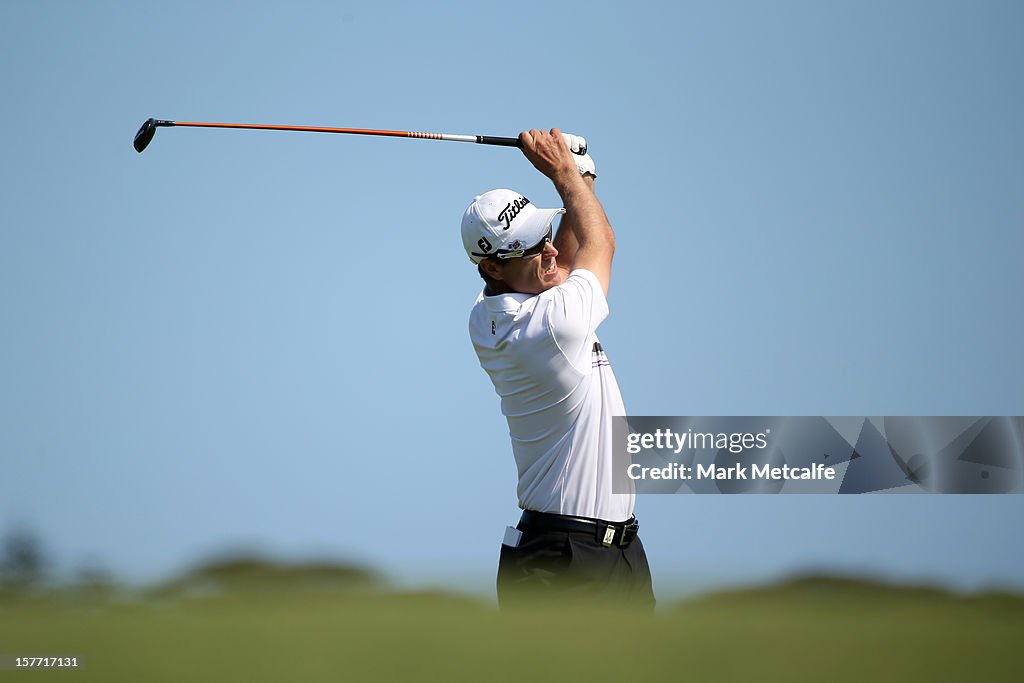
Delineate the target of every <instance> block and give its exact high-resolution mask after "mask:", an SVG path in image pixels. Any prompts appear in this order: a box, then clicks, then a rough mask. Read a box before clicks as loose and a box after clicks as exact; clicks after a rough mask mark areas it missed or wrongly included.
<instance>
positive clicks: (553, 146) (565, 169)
mask: <svg viewBox="0 0 1024 683" xmlns="http://www.w3.org/2000/svg"><path fill="white" fill-rule="evenodd" d="M573 137H576V138H578V136H573ZM580 139H581V138H580ZM519 142H520V143H522V149H523V156H525V157H526V158H527V159H529V161H530V163H531V164H533V167H534V168H536V169H537V170H538V171H540V172H541V173H543V174H544V175H546V176H547V177H548V178H550V179H551V182H553V183H554V184H555V187H556V188H558V189H559V192H560V193H561V189H562V188H563V187H567V186H571V185H574V184H575V183H576V182H577V181H576V179H577V178H580V172H579V169H578V168H577V167H576V159H577V158H578V156H577V155H575V154H573V153H572V151H571V150H570V149H569V144H571V143H567V142H566V139H565V138H564V137H563V135H562V133H561V132H560V131H559V130H558V129H557V128H552V129H551V130H550V131H543V130H536V129H534V130H528V131H523V132H522V133H520V134H519ZM584 144H585V143H584Z"/></svg>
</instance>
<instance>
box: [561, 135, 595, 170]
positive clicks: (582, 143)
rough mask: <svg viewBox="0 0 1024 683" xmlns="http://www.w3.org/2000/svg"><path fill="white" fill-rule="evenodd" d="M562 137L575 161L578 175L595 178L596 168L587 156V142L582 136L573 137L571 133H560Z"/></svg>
mask: <svg viewBox="0 0 1024 683" xmlns="http://www.w3.org/2000/svg"><path fill="white" fill-rule="evenodd" d="M562 137H563V138H565V144H566V145H568V146H569V150H570V151H571V152H572V153H573V156H574V158H575V160H576V168H577V169H578V170H579V172H580V175H587V174H588V173H589V174H590V175H592V176H594V177H595V178H597V167H596V166H595V165H594V160H593V159H592V158H591V157H590V155H589V154H587V141H586V139H585V138H584V137H583V136H582V135H573V134H571V133H562Z"/></svg>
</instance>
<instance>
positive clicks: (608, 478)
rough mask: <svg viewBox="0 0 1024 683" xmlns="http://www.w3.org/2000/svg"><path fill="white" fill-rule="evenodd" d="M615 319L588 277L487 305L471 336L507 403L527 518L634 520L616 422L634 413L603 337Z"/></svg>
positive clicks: (473, 319)
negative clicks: (618, 485)
mask: <svg viewBox="0 0 1024 683" xmlns="http://www.w3.org/2000/svg"><path fill="white" fill-rule="evenodd" d="M607 315H608V302H607V300H606V299H605V296H604V291H603V289H602V288H601V283H600V282H599V281H598V279H597V277H596V276H595V275H594V274H593V273H591V272H590V271H589V270H583V269H577V270H574V271H572V273H571V274H570V275H569V277H568V278H567V279H566V281H565V282H564V283H562V284H561V285H559V286H558V287H553V288H551V289H549V290H547V291H545V292H542V293H540V294H536V295H530V294H499V295H497V296H484V295H483V293H482V292H481V294H480V296H479V297H477V300H476V305H475V306H474V307H473V311H472V313H471V314H470V318H469V335H470V338H471V339H472V340H473V348H474V349H476V353H477V357H478V358H479V359H480V365H481V366H482V367H483V369H484V370H486V371H487V374H488V375H489V376H490V378H491V381H492V382H493V383H494V390H495V391H496V392H497V394H498V396H500V397H501V412H502V413H503V414H504V415H505V417H506V419H507V420H508V430H509V435H510V436H511V438H512V453H513V455H514V456H515V460H516V466H517V468H518V470H519V489H518V495H519V507H521V508H523V509H525V510H536V511H538V512H554V513H558V514H563V515H575V516H581V517H595V518H598V519H603V520H607V521H611V522H621V521H625V520H627V519H629V518H630V516H632V514H633V504H634V501H635V496H634V495H633V494H632V493H630V494H614V493H612V421H611V417H612V416H613V415H625V414H626V410H625V408H624V406H623V405H622V396H621V394H620V393H619V385H618V384H617V383H616V381H615V375H614V374H613V373H612V368H611V365H609V364H608V359H607V358H606V357H605V354H604V351H602V350H601V345H600V341H599V340H598V338H597V334H596V330H597V326H598V325H600V324H601V321H603V320H604V319H605V318H606V317H607Z"/></svg>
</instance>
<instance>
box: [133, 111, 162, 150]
mask: <svg viewBox="0 0 1024 683" xmlns="http://www.w3.org/2000/svg"><path fill="white" fill-rule="evenodd" d="M155 134H156V119H146V122H145V123H144V124H142V127H141V128H139V132H138V133H136V134H135V140H134V141H133V142H132V145H133V146H134V147H135V151H136V152H140V153H141V152H142V150H144V149H146V147H147V146H148V145H149V143H150V141H152V140H153V136H154V135H155Z"/></svg>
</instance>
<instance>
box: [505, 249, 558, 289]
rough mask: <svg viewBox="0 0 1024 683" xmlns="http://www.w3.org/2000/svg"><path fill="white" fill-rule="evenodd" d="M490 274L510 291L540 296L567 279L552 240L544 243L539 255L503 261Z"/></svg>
mask: <svg viewBox="0 0 1024 683" xmlns="http://www.w3.org/2000/svg"><path fill="white" fill-rule="evenodd" d="M488 274H489V275H491V277H493V278H494V279H496V280H500V281H501V282H502V284H504V286H505V287H507V288H508V289H509V290H510V291H513V292H519V293H520V294H540V293H541V292H543V291H546V290H548V289H551V288H552V287H557V286H558V285H560V284H562V282H563V281H564V279H565V273H564V272H563V271H562V270H560V269H559V268H558V250H557V249H555V245H554V244H552V243H551V241H550V240H548V241H546V242H545V243H544V248H543V250H542V251H541V252H540V253H539V254H534V255H533V256H526V257H523V258H507V259H503V260H501V261H499V262H498V264H497V268H494V269H488Z"/></svg>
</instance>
